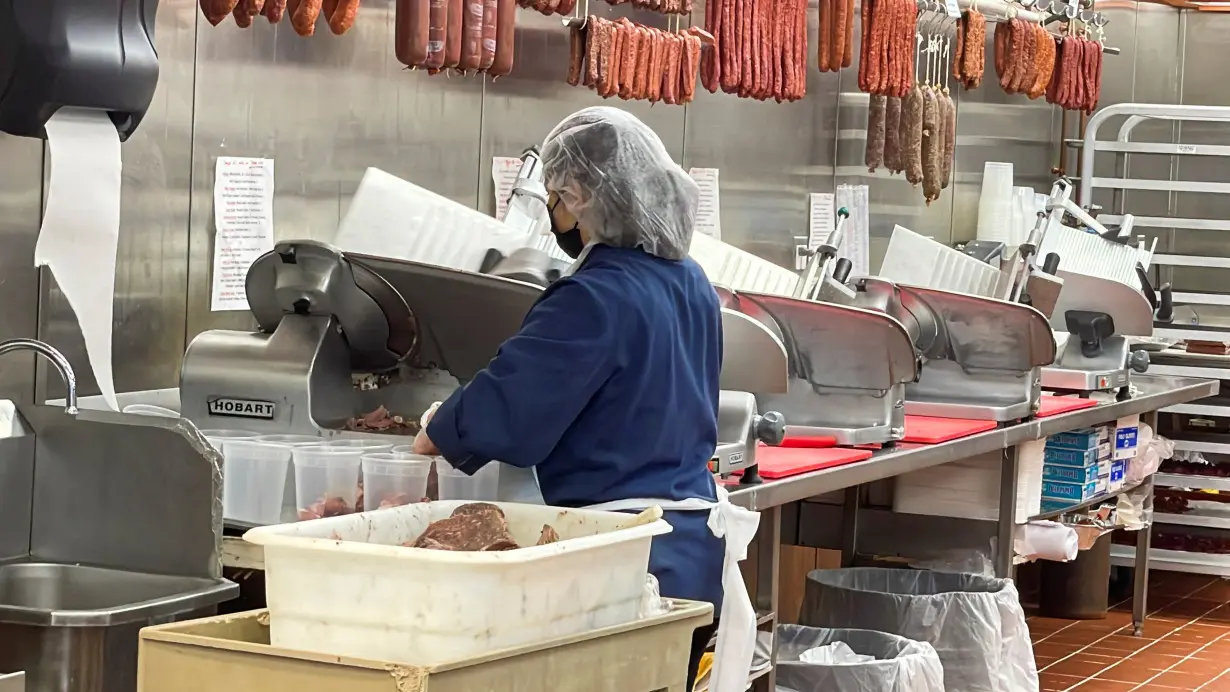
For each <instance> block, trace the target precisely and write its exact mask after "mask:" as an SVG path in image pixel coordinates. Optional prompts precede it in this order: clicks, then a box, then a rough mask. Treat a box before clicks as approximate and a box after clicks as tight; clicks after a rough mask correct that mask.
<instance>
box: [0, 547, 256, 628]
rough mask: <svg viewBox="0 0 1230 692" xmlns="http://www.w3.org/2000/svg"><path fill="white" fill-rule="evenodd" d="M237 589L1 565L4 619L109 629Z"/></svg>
mask: <svg viewBox="0 0 1230 692" xmlns="http://www.w3.org/2000/svg"><path fill="white" fill-rule="evenodd" d="M237 590H238V587H237V586H236V585H234V584H232V583H230V582H226V581H215V580H212V579H203V578H196V577H173V576H165V575H159V574H144V573H140V572H126V571H122V570H114V569H104V568H99V567H84V566H81V565H62V564H52V563H42V562H21V563H14V564H7V565H0V623H13V624H25V625H42V626H48V627H100V626H101V627H108V626H112V625H119V624H124V623H129V622H137V621H147V620H152V619H158V618H162V617H166V616H169V615H174V614H177V613H182V612H185V611H190V610H196V609H198V608H202V607H205V606H211V605H216V604H217V603H219V602H221V601H224V600H227V599H228V598H230V597H231V596H232V595H233V593H232V592H234V591H237Z"/></svg>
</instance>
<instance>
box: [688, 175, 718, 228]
mask: <svg viewBox="0 0 1230 692" xmlns="http://www.w3.org/2000/svg"><path fill="white" fill-rule="evenodd" d="M688 175H690V176H692V180H695V181H696V184H697V185H698V186H699V187H700V202H699V203H698V204H697V205H696V230H698V231H700V232H701V233H704V234H705V235H707V236H709V237H710V238H715V239H717V240H721V239H722V201H721V195H720V194H718V169H716V168H693V169H691V170H689V171H688Z"/></svg>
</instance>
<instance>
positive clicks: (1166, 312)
mask: <svg viewBox="0 0 1230 692" xmlns="http://www.w3.org/2000/svg"><path fill="white" fill-rule="evenodd" d="M1157 293H1158V300H1157V312H1156V313H1155V314H1154V319H1155V320H1157V321H1158V322H1173V321H1174V295H1173V293H1172V292H1171V288H1170V284H1162V287H1161V288H1159V289H1158V291H1157Z"/></svg>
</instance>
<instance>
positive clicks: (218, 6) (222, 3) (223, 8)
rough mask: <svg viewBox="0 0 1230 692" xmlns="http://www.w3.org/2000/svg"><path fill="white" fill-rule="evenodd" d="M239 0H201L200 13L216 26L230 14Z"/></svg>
mask: <svg viewBox="0 0 1230 692" xmlns="http://www.w3.org/2000/svg"><path fill="white" fill-rule="evenodd" d="M238 4H239V0H201V3H200V5H201V14H203V15H205V19H206V20H207V21H208V22H209V23H210V24H212V25H213V26H218V25H219V24H221V23H222V20H224V19H226V18H227V17H229V16H231V13H233V12H234V11H235V7H236V6H237V5H238Z"/></svg>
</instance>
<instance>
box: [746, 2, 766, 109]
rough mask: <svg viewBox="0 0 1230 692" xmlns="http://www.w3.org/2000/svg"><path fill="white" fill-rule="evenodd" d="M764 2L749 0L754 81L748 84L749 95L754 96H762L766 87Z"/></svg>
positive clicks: (752, 78)
mask: <svg viewBox="0 0 1230 692" xmlns="http://www.w3.org/2000/svg"><path fill="white" fill-rule="evenodd" d="M763 4H764V3H763V2H761V0H748V9H749V11H750V12H751V17H749V18H748V24H749V25H750V31H751V43H750V44H749V45H750V46H751V49H752V55H751V58H752V77H751V80H752V81H751V82H750V83H749V84H748V96H751V97H752V98H760V97H761V93H762V90H763V89H764V41H763V37H762V34H761V32H760V22H761V8H762V5H763Z"/></svg>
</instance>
